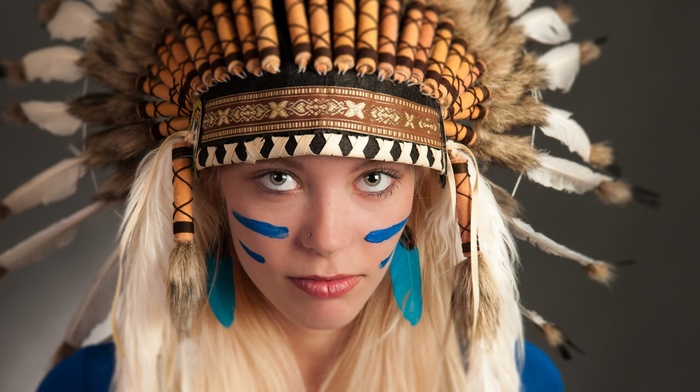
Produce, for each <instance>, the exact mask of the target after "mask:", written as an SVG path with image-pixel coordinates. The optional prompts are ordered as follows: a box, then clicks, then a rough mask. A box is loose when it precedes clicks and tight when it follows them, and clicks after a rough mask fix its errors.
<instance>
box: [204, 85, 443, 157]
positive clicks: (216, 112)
mask: <svg viewBox="0 0 700 392" xmlns="http://www.w3.org/2000/svg"><path fill="white" fill-rule="evenodd" d="M313 130H333V131H340V132H350V133H352V134H362V135H371V136H378V137H382V138H385V139H393V140H398V141H406V142H411V143H417V144H419V145H427V146H431V147H433V148H436V149H441V148H442V144H443V141H442V136H441V129H440V112H439V111H438V110H437V109H435V108H431V107H429V106H425V105H421V104H418V103H416V102H413V101H411V100H408V99H405V98H401V97H397V96H393V95H389V94H383V93H378V92H375V91H369V90H365V89H360V88H354V87H336V86H303V87H285V88H277V89H271V90H264V91H256V92H250V93H238V94H233V95H229V96H225V97H219V98H216V99H212V100H211V101H207V102H206V103H205V105H204V116H203V119H202V129H201V134H202V135H201V138H200V140H201V142H202V143H207V142H211V141H214V140H222V139H231V138H232V137H242V138H244V139H249V138H250V136H258V135H264V134H271V133H274V134H278V135H279V134H284V133H287V132H288V133H290V134H296V133H299V132H304V133H308V131H313Z"/></svg>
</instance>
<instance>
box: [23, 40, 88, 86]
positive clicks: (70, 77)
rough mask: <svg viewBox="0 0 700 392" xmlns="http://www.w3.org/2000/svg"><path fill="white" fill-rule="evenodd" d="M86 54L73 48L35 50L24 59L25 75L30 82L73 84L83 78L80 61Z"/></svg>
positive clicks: (55, 47) (56, 47) (57, 47)
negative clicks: (54, 81) (39, 80)
mask: <svg viewBox="0 0 700 392" xmlns="http://www.w3.org/2000/svg"><path fill="white" fill-rule="evenodd" d="M83 55H84V52H83V51H82V50H80V49H77V48H74V47H72V46H53V47H49V48H44V49H39V50H35V51H33V52H31V53H28V54H27V55H26V56H24V58H23V59H22V64H23V65H24V73H25V75H26V76H27V80H28V81H34V80H37V79H41V81H42V82H44V83H48V82H51V81H53V80H57V81H61V82H68V83H73V82H76V81H78V80H80V79H81V78H82V77H83V69H82V68H80V66H79V65H78V61H79V60H80V59H81V58H82V57H83Z"/></svg>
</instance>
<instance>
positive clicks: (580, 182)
mask: <svg viewBox="0 0 700 392" xmlns="http://www.w3.org/2000/svg"><path fill="white" fill-rule="evenodd" d="M537 161H538V163H539V166H538V167H536V168H534V169H530V170H528V171H527V172H526V173H527V176H528V177H529V178H530V180H532V181H534V182H536V183H539V184H541V185H544V186H546V187H550V188H554V189H556V190H559V191H562V190H563V191H567V192H574V193H584V192H588V191H591V190H593V189H594V188H595V187H597V186H598V185H600V183H601V182H603V181H613V178H612V177H609V176H606V175H603V174H600V173H596V172H594V171H593V170H591V169H589V168H587V167H585V166H583V165H580V164H578V163H575V162H571V161H569V160H566V159H562V158H557V157H553V156H550V155H548V154H539V156H538V157H537Z"/></svg>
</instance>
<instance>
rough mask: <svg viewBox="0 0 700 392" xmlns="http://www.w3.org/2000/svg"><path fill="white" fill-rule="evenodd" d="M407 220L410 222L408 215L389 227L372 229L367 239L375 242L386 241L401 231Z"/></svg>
mask: <svg viewBox="0 0 700 392" xmlns="http://www.w3.org/2000/svg"><path fill="white" fill-rule="evenodd" d="M406 222H408V217H406V219H404V220H402V221H401V222H399V223H397V224H395V225H393V226H391V227H387V228H386V229H380V230H374V231H370V232H369V234H367V236H366V237H365V241H367V242H371V243H373V244H378V243H380V242H384V241H386V240H388V239H389V238H391V237H393V236H395V235H396V234H397V233H398V232H400V231H401V230H402V229H403V227H404V226H405V225H406Z"/></svg>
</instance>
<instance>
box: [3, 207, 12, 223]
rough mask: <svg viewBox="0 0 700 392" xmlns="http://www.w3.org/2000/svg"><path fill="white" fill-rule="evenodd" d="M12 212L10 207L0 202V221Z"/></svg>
mask: <svg viewBox="0 0 700 392" xmlns="http://www.w3.org/2000/svg"><path fill="white" fill-rule="evenodd" d="M11 214H12V210H10V207H8V206H6V205H5V204H3V203H0V222H4V221H5V219H7V218H8V217H9V216H10V215H11Z"/></svg>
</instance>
